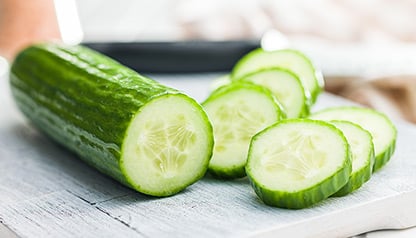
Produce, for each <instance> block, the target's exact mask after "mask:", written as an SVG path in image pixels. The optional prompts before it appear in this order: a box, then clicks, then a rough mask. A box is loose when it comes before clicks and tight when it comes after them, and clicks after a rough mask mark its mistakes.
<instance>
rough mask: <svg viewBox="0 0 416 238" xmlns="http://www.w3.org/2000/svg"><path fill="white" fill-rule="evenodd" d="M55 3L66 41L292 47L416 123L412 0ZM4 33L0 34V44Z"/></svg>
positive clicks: (360, 98)
mask: <svg viewBox="0 0 416 238" xmlns="http://www.w3.org/2000/svg"><path fill="white" fill-rule="evenodd" d="M2 1H4V2H7V1H13V0H0V3H1V2H2ZM37 1H48V0H37ZM21 2H22V1H21ZM23 2H24V1H23ZM54 3H55V10H56V15H57V19H58V24H59V29H60V35H61V37H62V39H63V40H64V41H65V42H67V43H79V42H81V41H82V42H89V43H91V42H92V43H97V42H178V41H179V42H182V41H195V40H199V41H201V40H202V41H208V42H212V41H215V42H223V41H237V42H238V41H244V42H245V41H249V42H254V43H256V42H257V43H258V45H259V46H260V43H262V44H261V46H263V47H266V46H267V47H269V46H271V47H272V48H279V47H294V48H297V49H300V50H302V51H304V52H305V53H306V54H307V55H308V56H309V57H311V59H312V60H313V62H314V63H315V65H316V66H317V67H318V68H320V69H321V70H322V72H323V74H324V77H325V80H326V90H327V91H329V92H332V93H336V94H338V95H341V96H343V97H346V98H349V99H352V100H354V101H356V102H359V103H361V104H364V105H366V106H370V107H375V108H377V109H379V110H381V111H384V112H386V113H388V114H390V115H392V116H394V117H396V118H404V119H406V120H408V121H411V122H416V83H415V82H416V77H415V75H416V24H415V23H416V0H397V1H391V0H390V1H389V0H366V1H360V0H315V1H308V0H291V1H283V0H228V1H220V0H211V1H202V0H117V1H114V0H54ZM25 4H27V2H26V3H25ZM0 10H1V6H0ZM4 12H5V11H4ZM33 13H34V14H36V12H33ZM0 19H1V16H0ZM0 31H1V21H0ZM7 35H8V34H3V35H2V34H0V45H1V40H2V37H3V39H4V38H6V37H7ZM266 36H267V37H266ZM222 47H224V48H223V49H225V48H226V47H227V46H226V45H224V46H222ZM2 64H3V65H4V64H5V61H4V60H3V62H2V61H1V60H0V68H1V65H2Z"/></svg>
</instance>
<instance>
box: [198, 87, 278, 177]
mask: <svg viewBox="0 0 416 238" xmlns="http://www.w3.org/2000/svg"><path fill="white" fill-rule="evenodd" d="M202 105H203V107H204V108H205V111H206V112H207V114H208V117H209V118H210V120H211V123H212V126H213V128H214V141H215V146H214V152H213V155H212V158H211V161H210V164H209V171H210V172H211V173H212V174H213V175H215V176H217V177H221V178H239V177H244V176H245V175H246V174H245V170H244V166H245V165H246V161H247V151H248V146H249V144H250V139H251V137H252V136H253V135H254V134H256V133H257V132H258V131H260V130H262V129H264V128H265V127H267V126H269V125H271V124H273V123H275V122H277V121H278V120H280V119H281V118H282V117H284V113H283V111H282V109H281V108H280V106H279V105H278V104H277V103H276V101H275V99H274V97H273V96H272V95H271V93H270V91H268V90H267V89H265V88H263V87H261V86H257V85H254V84H248V83H232V84H230V85H227V86H224V87H221V88H219V89H217V90H216V91H214V92H213V93H212V94H211V95H210V97H209V98H208V99H207V100H206V101H205V102H204V103H202Z"/></svg>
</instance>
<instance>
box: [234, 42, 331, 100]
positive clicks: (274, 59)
mask: <svg viewBox="0 0 416 238" xmlns="http://www.w3.org/2000/svg"><path fill="white" fill-rule="evenodd" d="M271 67H281V68H286V69H288V70H290V71H292V72H294V73H295V74H296V75H297V76H298V77H299V79H300V80H301V82H302V85H303V87H304V89H305V94H306V97H307V98H308V100H309V101H310V104H311V105H312V104H313V103H314V102H315V101H316V99H317V97H318V95H319V94H320V92H321V91H322V88H323V86H324V81H323V78H322V74H320V72H319V71H317V70H316V69H315V67H314V66H313V64H312V62H311V61H310V60H309V59H308V58H307V57H306V56H305V55H304V54H302V53H301V52H299V51H297V50H293V49H283V50H275V51H265V50H263V49H256V50H253V51H252V52H250V53H248V54H247V55H245V56H244V57H243V58H241V59H240V60H239V61H238V62H237V64H236V65H235V66H234V68H233V70H232V73H231V77H232V79H235V80H238V79H240V78H242V77H244V76H246V75H247V74H249V73H252V72H255V71H258V70H260V69H266V68H271Z"/></svg>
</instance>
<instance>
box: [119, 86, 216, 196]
mask: <svg viewBox="0 0 416 238" xmlns="http://www.w3.org/2000/svg"><path fill="white" fill-rule="evenodd" d="M197 106H198V104H197V103H196V102H194V101H193V100H190V99H189V98H188V97H187V96H185V95H181V94H177V95H169V94H168V95H163V96H160V97H157V98H156V99H154V100H152V101H150V102H149V103H147V104H146V105H145V106H144V107H143V108H141V110H140V111H139V112H138V113H137V114H136V116H135V117H134V118H133V120H132V121H131V122H130V125H129V128H128V129H127V132H126V137H125V140H124V143H123V148H122V157H121V160H120V167H121V170H122V171H123V173H124V174H125V176H126V179H127V181H128V182H129V183H130V184H131V186H133V187H134V188H136V189H137V190H138V191H141V192H142V193H145V194H151V195H154V196H166V195H170V194H175V193H177V192H179V191H181V190H183V189H184V188H186V187H187V186H188V185H190V184H191V183H193V182H195V179H196V178H201V177H202V176H203V175H204V174H205V172H206V169H207V166H208V163H209V158H210V157H209V156H202V155H206V154H207V148H210V147H211V146H212V144H211V143H212V141H210V140H207V138H206V137H205V135H207V134H209V133H210V128H209V127H207V126H206V125H207V123H209V122H208V120H207V118H204V117H203V114H201V112H200V111H198V110H196V108H197ZM201 135H204V136H201ZM211 148H212V147H211ZM198 155H199V156H198Z"/></svg>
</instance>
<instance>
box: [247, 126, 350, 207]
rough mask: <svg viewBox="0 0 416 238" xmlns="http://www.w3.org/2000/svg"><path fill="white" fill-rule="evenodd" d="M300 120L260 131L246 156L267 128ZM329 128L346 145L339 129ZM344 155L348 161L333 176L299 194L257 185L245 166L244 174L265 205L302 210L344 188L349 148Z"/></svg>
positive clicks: (347, 176) (346, 181)
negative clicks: (341, 138)
mask: <svg viewBox="0 0 416 238" xmlns="http://www.w3.org/2000/svg"><path fill="white" fill-rule="evenodd" d="M302 120H304V119H289V120H286V121H282V122H278V123H276V124H274V125H272V126H270V127H268V128H266V129H264V130H263V131H260V132H259V133H257V134H256V135H255V136H254V137H253V138H252V140H251V143H250V149H249V152H248V154H249V155H250V154H251V153H250V151H251V149H252V144H253V142H254V141H255V140H256V137H257V136H259V135H261V134H262V133H265V132H266V131H267V130H268V129H269V128H272V127H273V126H275V125H277V124H280V123H287V122H288V121H302ZM306 120H308V119H306ZM315 122H316V123H324V124H328V123H326V122H318V121H315ZM329 126H331V127H333V128H335V129H336V130H337V131H338V133H339V134H340V135H341V136H342V137H343V138H344V141H345V143H347V140H346V139H345V137H344V135H343V134H342V132H341V131H340V130H339V129H337V128H336V127H334V126H333V125H330V124H329ZM346 153H347V157H348V159H346V160H345V161H344V164H343V165H342V167H341V168H340V169H339V170H338V171H337V172H336V173H335V174H333V175H332V176H330V177H328V178H326V179H325V180H323V181H321V183H318V184H315V185H314V186H312V187H310V188H307V189H304V190H302V191H300V192H294V193H289V192H282V191H275V190H271V189H268V188H266V187H264V185H262V184H260V183H258V182H257V181H256V180H255V179H253V178H252V176H251V175H250V171H249V169H248V167H247V166H246V172H247V175H248V178H249V181H250V184H251V186H252V187H253V189H254V192H255V193H256V194H257V196H258V197H259V198H260V199H261V200H262V201H263V202H264V203H265V204H266V205H269V206H274V207H281V208H289V209H303V208H307V207H310V206H312V205H314V204H316V203H318V202H320V201H322V200H324V199H325V198H328V197H330V196H331V195H333V194H334V193H336V192H337V191H339V190H340V189H341V188H342V187H343V186H345V185H346V184H347V183H348V180H349V177H350V174H351V171H352V158H351V152H350V150H349V146H347V150H346ZM249 159H250V156H249ZM318 185H319V186H318Z"/></svg>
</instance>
